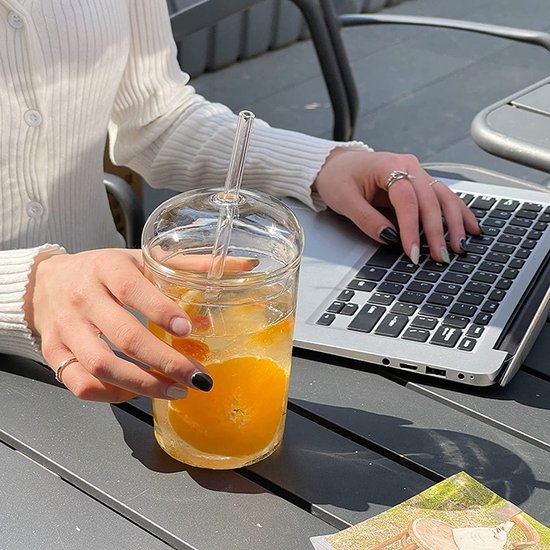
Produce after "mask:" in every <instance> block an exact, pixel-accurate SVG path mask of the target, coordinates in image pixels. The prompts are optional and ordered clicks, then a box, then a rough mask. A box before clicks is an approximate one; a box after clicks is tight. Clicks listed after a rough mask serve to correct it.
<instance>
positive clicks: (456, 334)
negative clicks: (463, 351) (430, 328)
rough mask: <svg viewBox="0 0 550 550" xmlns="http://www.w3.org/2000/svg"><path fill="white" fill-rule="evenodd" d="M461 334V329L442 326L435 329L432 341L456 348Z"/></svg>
mask: <svg viewBox="0 0 550 550" xmlns="http://www.w3.org/2000/svg"><path fill="white" fill-rule="evenodd" d="M461 336H462V331H461V330H459V329H457V328H454V327H446V326H441V327H439V328H438V329H437V330H436V331H435V334H434V335H433V336H432V339H431V340H430V343H431V344H435V345H437V346H445V347H446V348H454V346H455V345H456V343H457V342H458V339H459V338H460V337H461Z"/></svg>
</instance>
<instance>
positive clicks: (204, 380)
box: [191, 370, 214, 391]
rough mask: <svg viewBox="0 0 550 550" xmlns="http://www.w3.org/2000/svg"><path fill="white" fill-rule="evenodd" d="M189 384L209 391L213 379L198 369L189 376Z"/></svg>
mask: <svg viewBox="0 0 550 550" xmlns="http://www.w3.org/2000/svg"><path fill="white" fill-rule="evenodd" d="M191 384H193V386H195V388H197V389H198V390H201V391H210V390H211V389H212V386H213V385H214V381H213V380H212V378H210V376H209V375H208V374H206V373H205V372H202V371H200V370H198V371H196V372H194V373H193V375H192V376H191Z"/></svg>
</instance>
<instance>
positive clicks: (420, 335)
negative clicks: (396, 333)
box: [401, 327, 430, 342]
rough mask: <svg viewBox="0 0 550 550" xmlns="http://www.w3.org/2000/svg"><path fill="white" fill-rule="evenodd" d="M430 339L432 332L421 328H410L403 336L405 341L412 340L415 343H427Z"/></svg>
mask: <svg viewBox="0 0 550 550" xmlns="http://www.w3.org/2000/svg"><path fill="white" fill-rule="evenodd" d="M429 337H430V331H429V330H424V329H421V328H412V327H409V328H408V329H407V330H406V331H405V332H404V333H403V335H402V336H401V338H404V339H405V340H412V341H413V342H426V341H427V340H428V338H429Z"/></svg>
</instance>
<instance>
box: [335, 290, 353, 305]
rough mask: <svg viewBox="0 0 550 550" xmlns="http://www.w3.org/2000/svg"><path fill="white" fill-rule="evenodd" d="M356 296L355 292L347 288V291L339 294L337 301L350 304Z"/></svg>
mask: <svg viewBox="0 0 550 550" xmlns="http://www.w3.org/2000/svg"><path fill="white" fill-rule="evenodd" d="M354 296H355V292H353V290H349V289H348V288H346V289H345V290H342V292H340V294H338V298H337V300H340V301H341V302H349V301H350V300H351V299H352V298H353V297H354Z"/></svg>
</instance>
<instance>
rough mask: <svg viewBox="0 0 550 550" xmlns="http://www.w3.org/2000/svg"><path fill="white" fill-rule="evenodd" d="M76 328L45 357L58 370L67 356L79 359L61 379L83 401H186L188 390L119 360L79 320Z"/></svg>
mask: <svg viewBox="0 0 550 550" xmlns="http://www.w3.org/2000/svg"><path fill="white" fill-rule="evenodd" d="M73 329H74V332H75V334H76V336H75V337H74V338H71V337H69V338H65V341H66V344H65V343H63V344H62V343H58V344H57V345H55V346H53V349H45V350H44V356H45V357H46V359H47V360H48V363H49V364H50V365H51V366H52V368H53V369H54V370H57V368H58V367H56V366H55V365H60V364H62V361H64V360H66V359H67V357H71V356H74V357H75V358H76V359H77V361H76V362H71V364H70V365H68V366H67V367H65V368H64V369H63V371H62V373H61V375H60V377H59V378H60V380H61V382H63V384H64V385H65V386H66V387H67V388H68V389H69V390H71V392H72V393H74V394H75V395H76V396H77V397H79V398H80V399H86V400H94V401H104V402H111V403H114V402H121V401H126V400H128V399H131V398H132V397H134V396H135V395H145V396H148V397H158V398H161V399H183V398H184V397H185V396H186V395H187V391H186V389H185V387H183V386H182V385H181V384H178V383H177V382H174V380H172V379H170V378H168V377H166V376H164V375H162V374H161V373H159V372H153V371H149V370H145V369H143V368H141V367H139V366H138V365H136V364H134V363H131V362H129V361H125V360H124V359H121V358H120V357H117V356H116V355H115V354H114V353H113V352H112V350H111V348H110V347H109V346H108V345H107V343H106V342H105V341H104V340H103V339H101V338H100V337H99V335H98V333H97V330H94V329H93V328H92V327H90V326H86V325H85V324H84V323H79V322H78V321H76V320H75V323H74V325H73ZM157 342H158V340H157ZM176 353H177V352H176ZM181 357H183V356H181ZM195 370H196V369H195Z"/></svg>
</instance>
